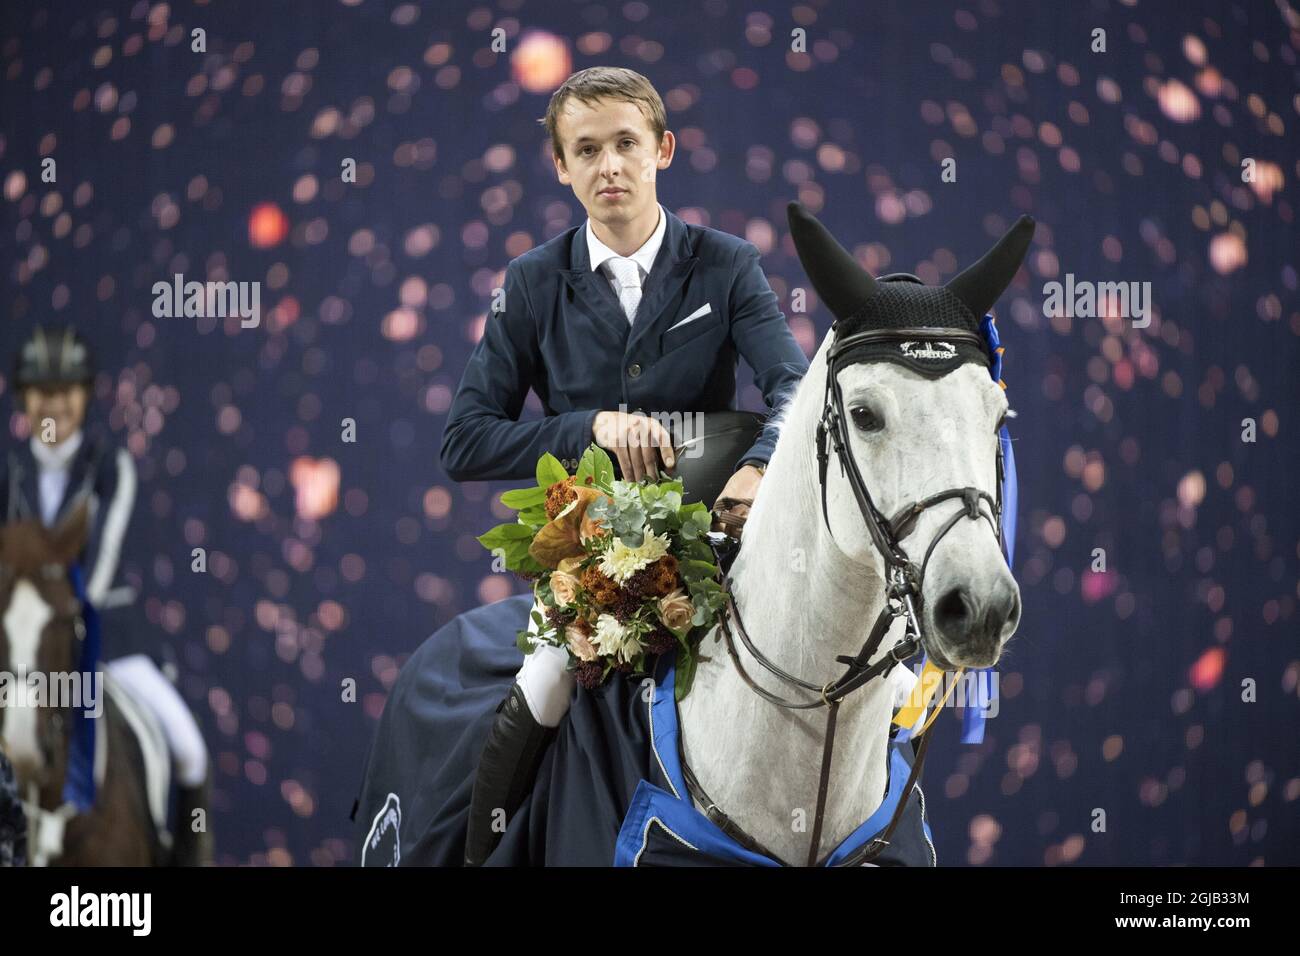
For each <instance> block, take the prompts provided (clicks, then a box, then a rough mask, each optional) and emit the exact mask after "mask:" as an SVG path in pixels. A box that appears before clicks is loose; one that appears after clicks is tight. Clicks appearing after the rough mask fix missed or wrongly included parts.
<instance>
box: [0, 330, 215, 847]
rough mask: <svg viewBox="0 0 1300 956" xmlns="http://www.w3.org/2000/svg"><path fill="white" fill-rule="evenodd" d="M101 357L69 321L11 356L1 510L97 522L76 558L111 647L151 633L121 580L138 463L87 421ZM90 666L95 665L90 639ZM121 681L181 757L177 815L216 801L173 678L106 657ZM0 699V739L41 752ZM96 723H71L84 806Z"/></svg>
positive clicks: (72, 783) (10, 516) (74, 799)
mask: <svg viewBox="0 0 1300 956" xmlns="http://www.w3.org/2000/svg"><path fill="white" fill-rule="evenodd" d="M94 375H95V364H94V357H93V355H92V353H91V350H90V347H89V345H88V344H87V343H86V341H85V340H84V339H83V338H82V337H81V336H80V335H79V334H78V333H77V332H76V331H75V330H74V329H73V328H72V327H71V326H68V327H64V328H46V327H43V326H37V327H36V328H35V329H33V331H32V333H31V335H30V336H29V337H28V338H27V340H26V341H25V342H23V344H22V346H21V347H20V349H19V352H18V355H17V359H16V361H15V364H14V376H13V383H14V389H15V398H16V399H17V401H18V403H19V411H20V413H21V414H22V415H23V416H24V418H25V419H26V424H27V430H28V432H29V434H30V438H29V440H28V441H27V442H25V443H22V444H19V445H17V446H15V447H13V448H11V449H10V450H9V451H8V453H7V454H6V455H5V458H4V460H3V461H2V462H0V515H3V516H4V520H5V523H6V525H12V524H15V523H18V522H23V521H33V522H38V523H39V524H40V525H42V526H44V527H46V528H56V527H60V526H62V525H63V524H64V523H65V522H68V521H70V520H71V518H72V517H73V514H74V512H75V511H76V510H77V509H79V508H85V509H86V510H87V512H88V516H89V519H90V527H89V529H88V530H89V534H88V536H87V541H86V544H85V547H84V549H83V550H82V552H81V554H80V555H79V556H78V558H77V560H76V561H75V562H74V564H73V567H72V569H71V572H72V573H71V579H72V581H73V582H74V585H75V587H76V589H77V597H78V598H79V599H80V600H81V602H82V604H83V607H84V613H83V617H85V618H86V619H87V620H92V619H93V620H96V621H97V624H96V625H95V627H96V628H98V629H101V630H102V633H103V634H104V635H105V636H106V638H107V641H108V645H107V648H106V650H108V651H109V652H110V653H115V654H121V652H122V651H124V650H131V649H132V644H133V642H134V641H138V640H139V639H140V638H141V637H142V636H143V633H142V632H143V631H144V630H145V629H144V628H143V627H141V626H139V625H138V624H137V622H136V620H135V618H134V615H133V614H132V608H133V604H134V600H135V593H134V589H133V588H131V587H130V586H129V585H126V584H125V583H123V582H121V581H120V578H119V572H120V558H121V556H122V552H123V547H124V543H125V541H126V532H127V529H128V527H129V524H130V521H131V516H132V511H133V510H134V505H135V493H136V473H135V464H134V460H133V459H132V456H131V454H130V453H129V452H128V451H127V450H126V449H125V448H117V447H114V446H113V445H112V444H111V442H110V441H109V440H108V439H107V438H105V437H103V436H97V435H95V436H92V435H91V434H89V433H88V432H87V431H86V429H85V427H84V426H85V423H86V414H87V408H88V406H89V404H90V398H91V393H90V390H91V386H92V383H93V380H94ZM83 647H84V648H92V649H91V650H90V651H89V652H88V653H89V658H90V659H87V652H86V651H84V650H83V655H82V661H81V662H80V663H81V665H82V668H81V669H83V670H86V671H93V670H94V668H95V665H96V660H95V659H94V658H95V657H96V656H97V652H96V651H95V650H94V649H93V647H94V643H93V641H83ZM106 667H107V669H108V671H109V672H110V674H111V675H112V677H113V679H114V680H115V681H116V683H117V684H118V685H120V686H122V687H124V688H125V689H126V690H127V692H128V693H129V694H130V696H131V697H132V699H133V700H134V701H135V702H136V703H137V704H139V705H142V706H144V707H147V708H148V709H149V710H150V711H151V712H152V713H153V714H154V716H155V717H156V719H157V721H158V723H159V724H160V725H161V727H162V729H163V732H164V734H165V735H166V739H167V746H168V749H169V750H170V755H171V760H172V762H173V765H174V768H175V776H176V785H177V823H178V826H185V827H187V828H189V826H190V823H191V821H192V820H193V819H194V815H195V813H196V812H197V811H202V812H203V814H204V815H206V813H207V809H208V753H207V747H206V745H205V743H204V741H203V735H202V733H201V732H200V730H199V728H198V725H197V724H196V723H195V721H194V717H193V715H192V714H191V713H190V711H189V708H188V707H187V706H186V705H185V703H184V701H183V700H182V699H181V697H180V695H179V693H177V691H176V689H175V687H174V686H173V685H172V683H171V682H170V681H169V680H168V679H167V678H166V677H165V676H164V675H163V674H162V672H161V671H160V670H159V669H158V667H157V666H156V665H155V664H154V662H153V660H152V659H151V658H150V657H149V656H148V655H147V654H145V653H139V652H137V653H130V654H126V655H124V656H119V657H118V658H117V659H115V660H113V661H111V662H109V663H108V664H107V665H106ZM6 723H7V722H6V720H5V713H4V710H2V709H0V740H3V743H4V747H5V749H6V750H7V752H8V755H9V757H10V758H12V760H13V761H14V762H15V763H21V762H23V761H28V762H36V763H39V762H40V761H41V760H42V759H43V758H42V756H41V754H40V748H39V746H38V744H37V742H36V740H35V739H33V735H32V734H20V733H17V732H11V731H10V728H9V727H7V726H6ZM94 739H95V734H94V731H93V728H90V727H89V725H79V727H78V728H77V729H75V730H74V731H73V740H72V743H71V747H72V754H71V756H70V761H69V769H68V781H67V785H66V787H65V794H67V795H68V797H69V799H70V801H71V803H72V804H73V805H76V806H78V807H80V808H81V809H82V810H83V811H84V810H86V809H88V808H89V807H90V805H91V804H93V802H94V789H95V785H94V773H93V771H94V767H93V762H92V761H91V760H90V759H89V757H90V754H88V753H87V751H90V752H91V753H93V749H94V743H93V741H94ZM194 842H195V843H196V844H197V845H199V849H198V851H197V852H198V855H199V856H201V857H210V855H211V854H210V837H209V836H208V835H207V827H206V823H205V825H204V827H203V828H202V830H201V831H198V832H197V833H196V836H195V839H194Z"/></svg>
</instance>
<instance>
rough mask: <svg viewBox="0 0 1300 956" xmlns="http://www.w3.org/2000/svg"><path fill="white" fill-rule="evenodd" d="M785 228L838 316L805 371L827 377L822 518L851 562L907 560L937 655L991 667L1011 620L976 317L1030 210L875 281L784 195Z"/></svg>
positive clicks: (996, 410) (986, 359) (928, 643)
mask: <svg viewBox="0 0 1300 956" xmlns="http://www.w3.org/2000/svg"><path fill="white" fill-rule="evenodd" d="M790 226H791V231H792V234H793V238H794V242H795V246H796V248H797V250H798V252H799V258H800V260H801V261H802V263H803V265H804V269H805V270H806V271H807V273H808V276H809V278H810V279H811V280H812V283H813V285H814V287H815V288H816V289H817V292H818V294H819V295H820V296H821V298H822V300H823V301H824V302H825V303H826V305H827V307H828V308H830V310H831V312H832V313H833V314H834V315H835V317H836V323H835V328H834V329H833V330H832V332H831V333H830V334H829V335H828V336H827V339H826V341H825V342H824V343H823V345H822V348H821V349H820V350H819V353H818V356H817V358H816V360H815V361H814V364H813V367H812V369H811V370H810V375H813V374H823V380H824V381H825V384H826V385H827V386H828V387H827V388H826V389H825V403H824V410H825V409H829V410H830V411H829V412H828V413H825V417H824V418H823V421H824V422H825V423H826V424H827V425H828V430H827V432H826V435H825V440H824V448H825V453H826V460H827V465H826V470H825V479H824V480H825V487H826V507H825V521H826V526H827V527H828V528H829V529H830V531H831V536H832V538H833V539H834V541H835V542H836V544H837V546H838V547H839V548H840V550H841V551H842V552H843V553H844V554H845V556H846V557H847V558H848V559H849V560H851V561H852V562H854V563H858V564H862V565H864V566H866V567H870V568H873V569H874V571H875V573H876V574H878V575H880V576H881V578H883V579H886V580H888V578H889V575H890V567H891V564H890V562H889V560H888V558H887V555H888V554H889V553H890V552H891V551H894V552H895V553H896V554H897V555H898V556H899V557H900V558H901V559H905V560H906V561H908V562H910V564H911V568H912V570H913V571H915V572H917V573H918V574H919V579H920V582H919V583H920V596H921V601H920V606H919V607H918V608H917V611H918V614H919V615H920V622H921V629H922V634H923V636H924V643H925V648H926V650H927V652H928V653H929V654H930V656H931V658H933V659H934V661H935V662H936V663H937V664H939V665H940V666H943V667H945V668H956V667H986V666H989V665H992V664H993V663H995V662H996V661H997V659H998V657H999V655H1000V654H1001V651H1002V648H1003V645H1004V644H1005V642H1006V641H1007V640H1008V639H1009V638H1010V637H1011V635H1012V634H1013V633H1014V632H1015V630H1016V627H1017V625H1018V624H1019V621H1020V591H1019V588H1018V587H1017V585H1016V581H1015V579H1014V578H1013V577H1012V575H1011V571H1010V569H1009V568H1008V567H1007V562H1006V559H1005V557H1004V555H1003V553H1002V547H1001V542H1000V540H999V532H1000V527H999V515H998V513H997V509H998V507H999V505H1000V502H1001V494H1000V490H1001V489H1000V475H999V471H1000V459H999V448H1000V446H999V440H998V436H997V432H998V429H999V427H1000V425H1001V424H1002V423H1003V420H1004V418H1005V416H1006V413H1007V410H1008V409H1007V400H1006V397H1005V394H1004V392H1003V389H1002V388H1001V387H1000V386H999V384H998V383H997V382H995V381H994V380H993V379H992V377H991V376H990V374H989V366H990V360H991V356H990V355H989V352H988V349H987V347H986V345H985V341H984V337H983V333H982V331H981V319H983V317H984V315H985V313H986V312H987V311H988V309H989V308H991V307H992V305H993V303H994V302H995V301H996V300H997V299H998V297H999V296H1000V295H1001V294H1002V292H1003V291H1004V290H1005V288H1006V287H1007V285H1008V284H1009V283H1010V282H1011V279H1012V277H1013V276H1014V275H1015V273H1016V270H1017V269H1018V268H1019V266H1020V262H1021V260H1022V259H1023V257H1024V255H1025V252H1026V250H1027V249H1028V245H1029V239H1030V237H1031V235H1032V233H1033V221H1032V220H1030V219H1029V218H1028V217H1024V218H1022V219H1021V220H1020V222H1018V223H1017V224H1016V225H1015V226H1013V227H1012V228H1011V230H1010V231H1009V232H1008V233H1007V234H1006V235H1005V236H1003V238H1002V239H1001V240H1000V241H999V242H998V243H997V245H996V246H994V248H993V249H992V250H991V251H990V252H989V253H988V254H987V255H985V256H984V258H983V259H981V260H980V261H979V262H978V263H976V264H975V265H973V266H971V267H970V268H969V269H967V270H966V271H965V272H962V273H961V274H960V275H958V276H957V277H956V278H954V279H953V280H952V281H950V282H949V283H948V284H947V285H946V286H942V287H931V286H926V285H924V284H922V283H921V282H920V280H919V279H916V278H915V277H914V276H895V277H885V278H882V279H876V278H875V277H873V276H872V275H870V274H869V273H868V272H867V271H866V270H865V269H863V268H862V267H861V266H859V265H858V263H857V262H856V261H855V260H854V258H853V257H852V256H851V255H850V254H849V253H848V252H846V251H845V250H844V249H843V248H842V247H841V246H840V245H839V243H837V242H836V241H835V239H834V238H833V237H832V236H831V235H830V233H829V232H827V231H826V229H825V228H824V227H823V226H822V225H821V223H819V222H818V221H817V220H816V219H815V218H813V217H812V216H811V215H810V214H808V213H807V212H806V211H805V210H804V209H803V208H802V207H801V206H799V205H798V204H796V203H792V204H791V205H790ZM818 391H819V393H820V392H821V391H822V390H821V389H819V390H818ZM820 399H821V395H820V394H819V395H818V400H820ZM839 416H842V417H840V418H839V421H838V422H837V421H836V418H837V417H839ZM845 444H847V454H846V455H843V456H841V451H842V450H843V448H844V445H845ZM841 457H843V459H844V460H843V461H841V460H840V459H841ZM855 485H856V486H857V487H856V488H855ZM932 498H933V500H931V499H932ZM918 505H919V506H920V507H919V508H918V507H917V506H918ZM819 506H820V505H819ZM967 518H970V519H971V520H966V519H967ZM864 523H865V524H866V526H867V527H866V528H865V529H864V527H863V526H864Z"/></svg>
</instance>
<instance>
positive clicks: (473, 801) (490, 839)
mask: <svg viewBox="0 0 1300 956" xmlns="http://www.w3.org/2000/svg"><path fill="white" fill-rule="evenodd" d="M554 737H555V728H554V727H543V726H542V725H541V724H539V723H538V722H537V721H536V719H535V718H534V717H533V713H532V711H531V710H529V709H528V701H527V700H525V699H524V691H523V688H521V687H520V686H519V685H518V684H515V685H514V686H512V687H511V688H510V693H509V694H508V695H506V698H505V700H503V701H502V702H501V704H500V705H499V706H498V707H497V718H496V721H495V722H494V723H493V724H492V730H491V731H490V732H489V733H488V739H487V744H485V745H484V747H483V755H482V756H481V757H480V758H479V762H478V771H477V773H476V776H475V778H474V794H473V796H472V797H471V798H470V805H469V829H468V830H467V831H466V833H465V865H466V866H481V865H482V864H483V863H484V861H486V860H487V858H488V857H489V856H490V855H491V854H492V851H493V850H495V849H496V845H497V843H498V842H499V841H500V839H501V834H502V832H504V827H505V824H506V823H507V822H509V820H510V818H511V817H513V816H514V814H515V811H516V810H518V809H519V805H520V804H521V803H523V801H524V797H525V796H527V795H528V793H529V791H530V790H532V787H533V781H534V779H535V778H536V776H537V768H538V766H539V765H540V764H541V762H542V755H543V754H545V753H546V748H547V746H548V745H549V744H550V742H551V740H552V739H554ZM503 815H504V816H503ZM498 821H499V823H498Z"/></svg>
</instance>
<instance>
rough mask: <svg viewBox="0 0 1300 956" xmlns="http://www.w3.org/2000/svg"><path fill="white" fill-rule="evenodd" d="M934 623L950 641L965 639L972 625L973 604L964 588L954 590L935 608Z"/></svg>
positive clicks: (940, 600)
mask: <svg viewBox="0 0 1300 956" xmlns="http://www.w3.org/2000/svg"><path fill="white" fill-rule="evenodd" d="M934 622H935V624H936V625H938V627H939V630H940V632H941V633H942V634H943V636H944V637H946V638H947V639H948V640H949V641H960V640H963V639H965V637H966V633H967V631H969V630H970V625H971V604H970V599H969V598H967V597H966V591H965V590H964V589H962V588H953V589H952V590H951V591H949V592H948V593H947V594H945V595H944V596H943V597H941V598H939V603H938V604H936V605H935V606H934Z"/></svg>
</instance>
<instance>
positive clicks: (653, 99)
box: [537, 66, 668, 160]
mask: <svg viewBox="0 0 1300 956" xmlns="http://www.w3.org/2000/svg"><path fill="white" fill-rule="evenodd" d="M571 96H572V97H577V99H578V100H579V101H580V102H582V103H585V104H587V105H588V106H591V105H592V104H593V103H594V102H595V101H596V100H599V99H615V100H626V101H628V102H629V103H635V104H636V105H637V107H638V108H639V109H640V110H641V113H642V115H643V116H645V118H646V120H647V121H648V122H649V124H650V129H651V130H652V131H653V132H654V134H655V145H656V146H657V145H659V143H661V142H663V138H664V131H665V130H667V129H668V114H667V113H666V112H665V111H664V101H663V100H662V99H660V98H659V93H658V92H657V91H656V90H655V88H654V87H653V86H652V85H651V83H650V81H649V80H647V79H646V78H645V77H644V76H642V75H641V74H640V73H637V72H636V71H635V70H629V69H626V68H624V67H621V66H593V67H590V68H589V69H586V70H581V71H579V72H577V73H575V74H573V75H572V76H571V77H569V78H568V79H567V80H565V81H564V83H563V84H561V85H560V88H559V89H558V90H556V91H555V92H554V93H552V94H551V102H550V105H549V106H547V107H546V116H545V117H543V118H542V119H539V120H538V121H537V122H539V123H543V124H545V126H546V132H548V133H550V134H551V149H552V151H554V153H555V155H556V156H557V157H559V158H560V159H561V160H562V159H564V144H563V143H561V142H560V132H559V129H558V128H557V125H558V124H557V121H558V120H559V118H560V110H562V109H563V108H564V104H565V103H566V102H568V100H569V97H571Z"/></svg>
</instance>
